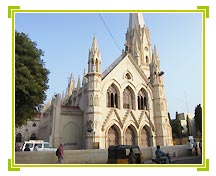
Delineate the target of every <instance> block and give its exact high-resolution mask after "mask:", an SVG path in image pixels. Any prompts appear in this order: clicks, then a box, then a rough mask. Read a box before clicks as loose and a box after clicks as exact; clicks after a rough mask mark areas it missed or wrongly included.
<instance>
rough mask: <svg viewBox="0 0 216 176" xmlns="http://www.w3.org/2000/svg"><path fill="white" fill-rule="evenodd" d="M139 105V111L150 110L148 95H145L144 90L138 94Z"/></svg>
mask: <svg viewBox="0 0 216 176" xmlns="http://www.w3.org/2000/svg"><path fill="white" fill-rule="evenodd" d="M137 104H138V110H144V109H146V110H147V109H148V108H147V106H148V104H147V93H145V92H144V90H143V89H141V90H140V91H139V93H138V97H137Z"/></svg>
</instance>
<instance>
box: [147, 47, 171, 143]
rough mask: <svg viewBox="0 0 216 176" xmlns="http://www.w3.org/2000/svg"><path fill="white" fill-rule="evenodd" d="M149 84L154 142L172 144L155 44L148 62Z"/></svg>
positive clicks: (161, 72)
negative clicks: (151, 95)
mask: <svg viewBox="0 0 216 176" xmlns="http://www.w3.org/2000/svg"><path fill="white" fill-rule="evenodd" d="M150 73H151V74H150V84H151V85H152V87H153V112H154V123H155V127H156V134H155V135H156V144H157V145H160V146H167V145H173V142H172V128H171V126H170V123H169V119H168V110H167V100H166V96H165V90H164V83H163V77H162V75H163V74H164V72H163V71H161V70H160V60H159V56H158V53H157V49H156V46H154V51H153V54H152V63H151V64H150Z"/></svg>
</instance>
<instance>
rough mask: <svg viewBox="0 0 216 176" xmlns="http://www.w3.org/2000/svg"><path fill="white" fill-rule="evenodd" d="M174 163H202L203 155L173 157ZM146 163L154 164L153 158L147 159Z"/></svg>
mask: <svg viewBox="0 0 216 176" xmlns="http://www.w3.org/2000/svg"><path fill="white" fill-rule="evenodd" d="M171 160H172V162H173V164H202V156H192V157H188V156H186V157H172V158H171ZM144 164H152V161H151V160H145V161H144Z"/></svg>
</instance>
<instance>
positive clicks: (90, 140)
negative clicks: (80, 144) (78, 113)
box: [84, 36, 102, 148]
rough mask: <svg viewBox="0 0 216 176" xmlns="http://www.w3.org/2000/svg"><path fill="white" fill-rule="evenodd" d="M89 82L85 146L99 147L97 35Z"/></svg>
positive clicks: (90, 54) (89, 63) (99, 71)
mask: <svg viewBox="0 0 216 176" xmlns="http://www.w3.org/2000/svg"><path fill="white" fill-rule="evenodd" d="M86 77H87V80H88V83H87V105H86V110H85V115H84V116H85V118H84V126H85V128H84V129H85V131H86V136H85V137H86V140H85V148H97V147H99V146H97V145H98V144H99V141H98V140H99V137H98V136H100V131H99V128H97V125H99V122H100V117H101V107H100V97H101V79H102V74H101V56H100V50H99V48H98V44H97V40H96V37H95V36H94V38H93V43H92V47H91V49H90V50H89V58H88V73H87V75H86Z"/></svg>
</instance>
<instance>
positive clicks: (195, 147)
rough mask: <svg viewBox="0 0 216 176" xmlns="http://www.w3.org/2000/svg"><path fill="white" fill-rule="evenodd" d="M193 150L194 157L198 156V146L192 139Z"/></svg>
mask: <svg viewBox="0 0 216 176" xmlns="http://www.w3.org/2000/svg"><path fill="white" fill-rule="evenodd" d="M193 148H194V150H195V153H196V156H198V146H197V142H196V139H194V142H193Z"/></svg>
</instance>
